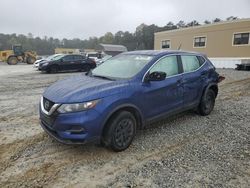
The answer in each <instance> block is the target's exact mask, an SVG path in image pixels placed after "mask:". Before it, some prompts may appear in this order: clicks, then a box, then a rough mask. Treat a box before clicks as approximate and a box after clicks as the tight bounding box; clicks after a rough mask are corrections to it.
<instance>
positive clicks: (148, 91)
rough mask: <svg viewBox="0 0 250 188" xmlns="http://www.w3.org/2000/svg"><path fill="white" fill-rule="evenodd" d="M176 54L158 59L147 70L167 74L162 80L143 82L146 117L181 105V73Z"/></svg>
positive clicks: (157, 114)
mask: <svg viewBox="0 0 250 188" xmlns="http://www.w3.org/2000/svg"><path fill="white" fill-rule="evenodd" d="M179 67H180V66H179V63H178V61H177V56H175V55H173V56H166V57H163V58H162V59H160V60H159V61H158V62H157V63H156V64H155V65H154V66H153V67H152V68H151V69H150V71H149V74H150V73H152V72H155V71H162V72H165V73H166V74H167V77H166V79H165V80H163V81H151V82H149V83H143V101H144V103H143V106H144V109H145V114H146V116H147V118H149V119H150V118H151V117H156V116H160V115H164V114H167V113H170V112H172V111H175V110H177V109H179V108H180V109H181V108H182V105H183V85H182V75H181V74H180V70H179Z"/></svg>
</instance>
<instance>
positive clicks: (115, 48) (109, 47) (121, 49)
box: [100, 44, 128, 52]
mask: <svg viewBox="0 0 250 188" xmlns="http://www.w3.org/2000/svg"><path fill="white" fill-rule="evenodd" d="M100 46H101V48H102V50H103V51H107V52H112V51H115V52H126V51H128V50H127V48H126V47H125V46H123V45H114V44H100Z"/></svg>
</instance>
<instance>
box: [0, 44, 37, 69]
mask: <svg viewBox="0 0 250 188" xmlns="http://www.w3.org/2000/svg"><path fill="white" fill-rule="evenodd" d="M0 59H1V60H2V61H7V63H8V64H9V65H16V64H17V63H18V62H24V63H27V64H33V63H34V62H35V61H36V52H34V51H23V48H22V45H14V46H12V50H6V51H1V52H0Z"/></svg>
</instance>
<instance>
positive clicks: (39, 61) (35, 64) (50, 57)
mask: <svg viewBox="0 0 250 188" xmlns="http://www.w3.org/2000/svg"><path fill="white" fill-rule="evenodd" d="M61 55H63V54H54V55H51V56H48V57H46V58H42V59H39V60H36V61H35V63H34V68H38V67H39V63H41V62H43V61H51V60H53V59H54V58H56V57H57V56H61Z"/></svg>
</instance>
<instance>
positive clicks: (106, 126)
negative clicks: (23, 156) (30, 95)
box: [40, 51, 223, 151]
mask: <svg viewBox="0 0 250 188" xmlns="http://www.w3.org/2000/svg"><path fill="white" fill-rule="evenodd" d="M222 79H223V77H220V76H219V74H218V73H216V71H215V67H214V66H213V65H212V63H211V62H210V61H209V60H208V58H207V57H206V56H205V55H203V54H199V53H193V52H182V51H134V52H126V53H122V54H120V55H118V56H115V57H113V58H111V59H109V60H107V61H106V62H105V63H103V64H101V65H100V66H98V67H97V68H95V69H94V70H92V71H90V72H88V73H86V74H82V75H78V76H73V77H71V78H68V79H65V80H61V81H58V82H56V83H55V84H53V85H51V86H50V87H49V88H47V89H46V91H45V92H44V93H43V96H42V97H41V102H40V120H41V121H40V122H41V126H42V128H43V129H44V130H45V131H46V132H47V133H48V134H49V135H51V136H52V137H54V138H55V139H56V140H58V141H60V142H63V143H68V144H72V143H73V144H83V143H86V142H90V141H98V143H102V144H103V145H105V146H107V147H109V148H111V149H112V150H114V151H122V150H125V149H126V148H127V147H129V145H130V144H131V142H132V140H133V138H134V136H135V134H136V130H137V129H141V128H143V127H144V126H145V125H146V124H148V123H151V122H153V121H156V120H159V119H161V118H164V117H167V116H170V115H173V114H176V113H180V112H182V111H186V110H190V109H194V110H196V111H198V112H199V114H201V115H203V116H204V115H208V114H209V113H210V112H211V111H212V110H213V108H214V104H215V98H216V96H217V94H218V82H220V81H221V80H222Z"/></svg>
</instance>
